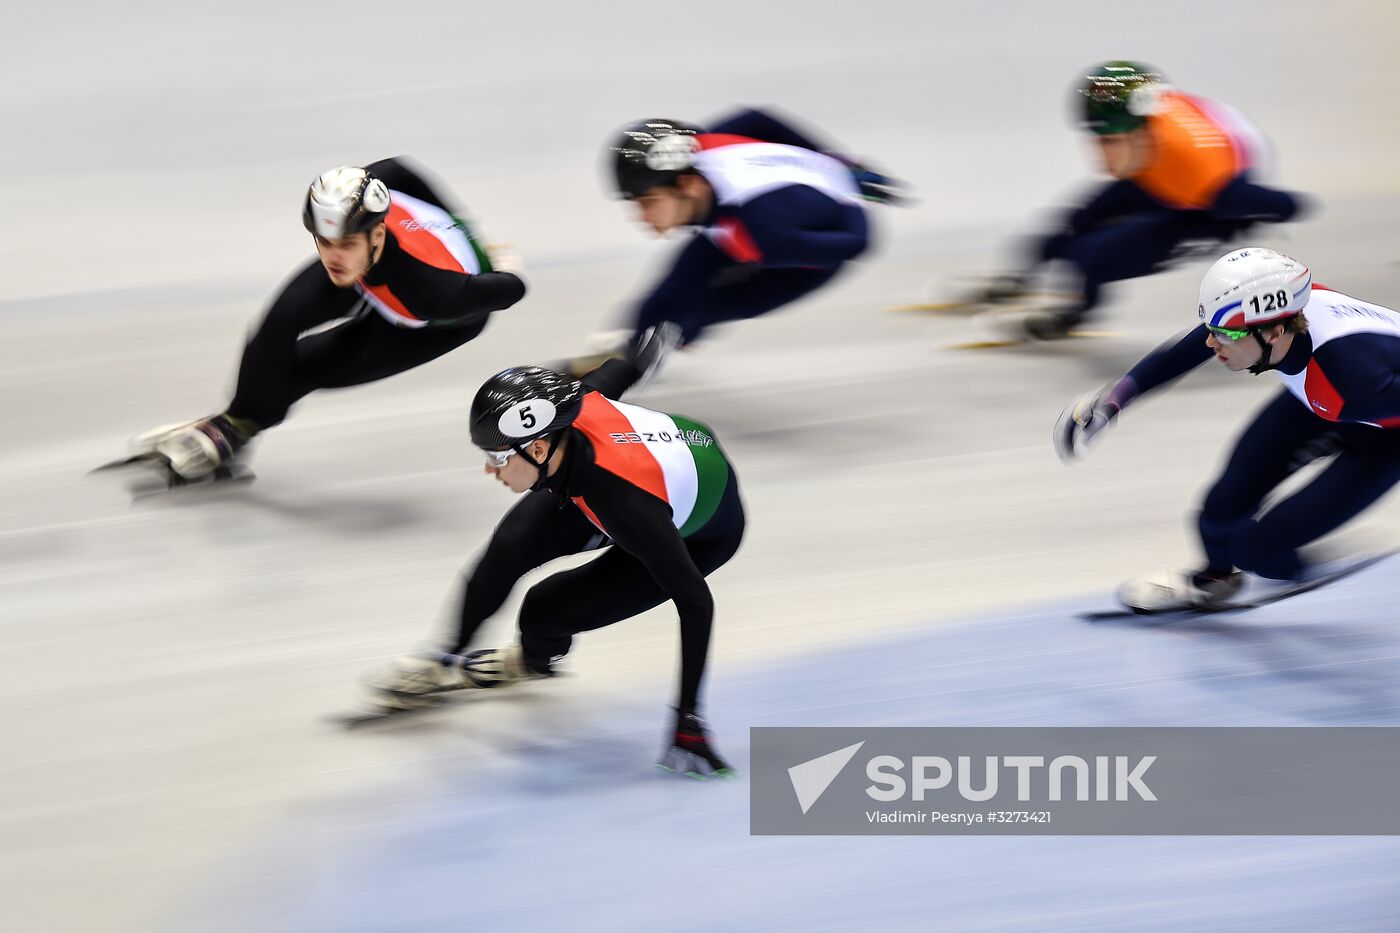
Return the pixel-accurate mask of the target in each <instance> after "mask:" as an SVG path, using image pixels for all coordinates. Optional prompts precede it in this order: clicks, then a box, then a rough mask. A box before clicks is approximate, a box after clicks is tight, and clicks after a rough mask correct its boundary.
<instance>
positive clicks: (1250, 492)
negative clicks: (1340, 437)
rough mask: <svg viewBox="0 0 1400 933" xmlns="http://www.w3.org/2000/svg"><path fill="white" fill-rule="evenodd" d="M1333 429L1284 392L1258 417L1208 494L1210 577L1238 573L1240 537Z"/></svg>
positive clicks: (1205, 543) (1205, 533)
mask: <svg viewBox="0 0 1400 933" xmlns="http://www.w3.org/2000/svg"><path fill="white" fill-rule="evenodd" d="M1329 427H1330V425H1329V424H1328V423H1327V422H1325V421H1323V420H1322V419H1321V418H1318V417H1317V416H1316V415H1314V414H1312V413H1311V412H1309V411H1308V410H1307V409H1306V408H1304V407H1303V406H1302V405H1301V404H1300V403H1299V402H1298V400H1297V399H1296V398H1294V397H1293V395H1291V394H1290V393H1289V392H1287V391H1286V390H1285V391H1281V392H1279V393H1278V395H1276V396H1275V397H1274V398H1273V400H1272V401H1270V402H1269V403H1268V404H1267V405H1265V406H1264V408H1263V409H1262V410H1261V411H1260V412H1259V413H1258V414H1257V415H1256V416H1255V418H1254V420H1253V421H1252V422H1251V423H1250V425H1249V427H1247V428H1245V430H1244V433H1243V434H1241V435H1240V438H1239V440H1238V441H1237V442H1236V444H1235V449H1234V450H1233V452H1231V454H1230V458H1229V460H1228V461H1227V462H1226V464H1225V469H1224V470H1223V471H1222V472H1221V474H1220V476H1219V478H1218V479H1217V480H1216V481H1215V483H1214V485H1212V486H1211V488H1210V491H1209V492H1207V493H1206V497H1205V501H1204V503H1203V504H1202V506H1201V512H1200V515H1199V517H1198V519H1197V527H1198V529H1199V531H1200V535H1201V545H1202V547H1203V549H1204V550H1205V555H1206V563H1207V572H1209V573H1212V574H1217V575H1221V574H1228V573H1229V572H1230V571H1232V570H1233V569H1234V568H1235V565H1236V564H1237V561H1236V560H1235V553H1234V548H1235V536H1236V533H1237V531H1238V529H1239V528H1240V525H1241V523H1243V522H1246V521H1248V520H1249V519H1250V518H1252V517H1253V515H1254V513H1255V512H1256V511H1257V510H1258V508H1259V505H1260V503H1261V502H1263V501H1264V497H1265V496H1267V495H1268V494H1269V492H1270V491H1272V490H1273V489H1274V488H1275V487H1276V486H1278V484H1279V483H1281V482H1283V481H1284V479H1286V478H1287V477H1288V475H1289V474H1290V473H1291V472H1292V471H1293V470H1294V469H1295V468H1296V464H1295V460H1294V455H1295V453H1296V452H1297V451H1298V450H1299V449H1300V448H1302V447H1304V446H1305V445H1307V444H1308V443H1309V442H1310V441H1313V440H1315V439H1316V438H1318V437H1319V436H1320V435H1322V434H1324V433H1326V432H1327V431H1328V429H1329Z"/></svg>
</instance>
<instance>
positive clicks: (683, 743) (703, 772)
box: [656, 709, 734, 781]
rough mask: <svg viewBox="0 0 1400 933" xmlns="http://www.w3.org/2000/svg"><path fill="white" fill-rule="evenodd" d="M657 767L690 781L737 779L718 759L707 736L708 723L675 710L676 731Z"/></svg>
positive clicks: (731, 770) (690, 712)
mask: <svg viewBox="0 0 1400 933" xmlns="http://www.w3.org/2000/svg"><path fill="white" fill-rule="evenodd" d="M656 767H658V768H660V769H661V770H662V771H666V772H676V771H679V772H681V773H682V774H684V775H686V776H687V777H692V778H695V779H696V780H697V781H703V780H704V779H705V778H707V777H709V776H710V775H714V776H715V777H719V778H732V777H734V769H733V768H731V767H729V765H728V764H726V763H725V761H724V759H723V758H721V757H719V753H718V752H716V751H715V750H714V747H713V746H712V745H710V738H709V736H707V735H706V734H705V722H704V720H702V719H701V718H700V717H699V716H697V715H696V714H695V711H694V710H683V709H678V710H676V728H675V731H674V732H673V733H672V736H671V739H670V742H669V743H668V744H667V746H666V750H665V751H664V752H663V753H662V755H661V760H660V761H658V762H657V763H656Z"/></svg>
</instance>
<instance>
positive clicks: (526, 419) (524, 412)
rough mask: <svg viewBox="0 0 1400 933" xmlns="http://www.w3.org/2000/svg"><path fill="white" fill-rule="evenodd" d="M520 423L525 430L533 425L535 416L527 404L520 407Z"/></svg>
mask: <svg viewBox="0 0 1400 933" xmlns="http://www.w3.org/2000/svg"><path fill="white" fill-rule="evenodd" d="M520 424H521V426H522V427H524V428H525V430H527V431H528V430H529V429H530V428H533V427H534V426H535V416H534V415H533V414H531V413H530V406H529V405H526V406H524V407H523V408H521V409H520Z"/></svg>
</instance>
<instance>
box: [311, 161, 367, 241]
mask: <svg viewBox="0 0 1400 933" xmlns="http://www.w3.org/2000/svg"><path fill="white" fill-rule="evenodd" d="M388 213H389V188H388V187H387V186H386V185H385V184H384V182H382V181H380V180H379V179H378V178H375V177H374V176H373V175H371V174H370V173H369V172H367V171H365V170H364V169H362V168H354V167H353V166H349V165H342V166H340V167H339V168H333V169H331V170H330V171H328V172H322V173H321V174H320V175H318V176H317V177H316V180H315V181H313V182H312V183H311V187H310V188H309V189H307V192H306V204H305V206H304V207H303V209H302V212H301V222H302V223H303V224H305V225H306V229H307V230H310V231H311V232H312V233H313V234H315V235H316V236H319V237H325V238H326V239H328V240H338V239H340V238H341V237H347V236H350V235H352V234H355V233H362V232H364V231H366V230H369V229H371V228H372V227H373V226H374V225H375V224H377V223H379V222H380V221H382V220H383V219H384V217H385V215H387V214H388Z"/></svg>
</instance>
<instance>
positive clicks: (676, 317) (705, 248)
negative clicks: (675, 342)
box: [632, 235, 738, 337]
mask: <svg viewBox="0 0 1400 933" xmlns="http://www.w3.org/2000/svg"><path fill="white" fill-rule="evenodd" d="M736 267H738V263H736V262H735V261H734V260H732V259H730V258H729V257H727V256H725V255H724V253H722V252H720V250H719V247H717V246H715V245H714V244H713V243H711V242H710V240H709V239H708V238H707V237H705V236H699V235H697V236H695V237H692V238H691V240H690V242H688V243H687V244H686V245H685V247H684V248H683V249H682V250H681V251H680V253H678V254H677V256H676V261H675V262H674V263H673V264H672V266H671V268H670V269H669V270H668V271H667V272H666V275H665V276H664V277H662V279H661V281H660V282H657V283H656V285H655V286H653V288H652V290H651V292H650V293H649V294H648V295H647V296H646V298H644V299H642V302H641V304H640V305H638V306H637V313H636V317H635V318H634V320H633V324H632V329H633V331H634V332H635V335H636V336H637V337H640V336H641V334H642V332H643V331H645V330H646V329H647V328H648V327H655V326H656V325H657V324H660V323H661V322H663V321H681V320H683V319H684V318H686V317H687V316H688V314H689V308H690V307H692V306H694V305H696V304H697V303H698V302H699V301H700V300H701V299H700V296H701V295H702V294H703V293H704V291H705V290H706V289H707V288H708V287H709V286H710V283H711V282H712V281H713V280H714V278H715V277H716V276H717V275H719V274H720V273H721V272H724V271H726V270H729V269H734V268H736Z"/></svg>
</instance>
